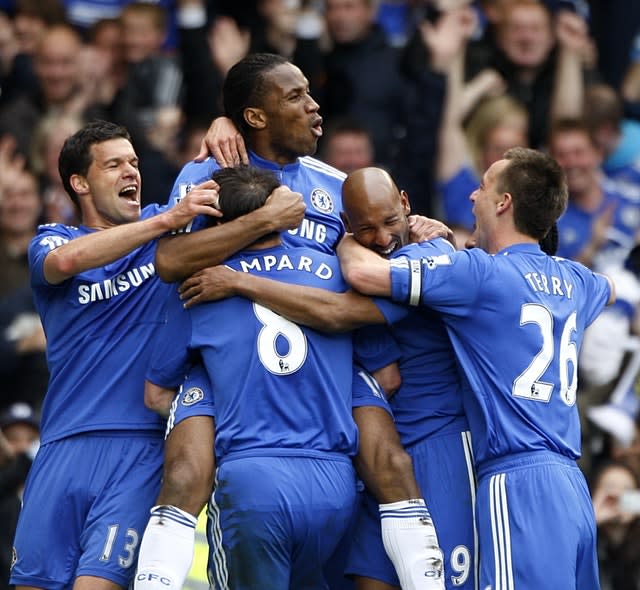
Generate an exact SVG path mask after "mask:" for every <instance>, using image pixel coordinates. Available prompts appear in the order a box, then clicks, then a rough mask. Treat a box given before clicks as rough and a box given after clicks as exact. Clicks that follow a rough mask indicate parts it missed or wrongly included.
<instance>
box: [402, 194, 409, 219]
mask: <svg viewBox="0 0 640 590" xmlns="http://www.w3.org/2000/svg"><path fill="white" fill-rule="evenodd" d="M400 203H402V210H403V211H404V214H405V215H411V203H410V202H409V195H408V194H407V191H400Z"/></svg>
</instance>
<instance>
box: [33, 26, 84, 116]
mask: <svg viewBox="0 0 640 590" xmlns="http://www.w3.org/2000/svg"><path fill="white" fill-rule="evenodd" d="M81 50H82V43H81V41H80V38H79V37H78V36H77V35H76V34H75V33H74V32H73V31H71V30H70V29H67V28H66V27H53V28H52V29H51V30H49V31H48V32H47V33H46V34H45V36H44V37H43V39H42V42H41V43H40V45H39V46H38V52H37V54H36V60H35V69H36V74H37V75H38V79H39V80H40V84H41V86H42V91H43V93H44V96H45V99H46V100H47V102H49V103H52V104H61V103H64V102H66V101H67V100H69V99H70V98H71V97H72V96H73V94H74V92H75V91H76V89H77V87H78V82H79V75H80V54H81Z"/></svg>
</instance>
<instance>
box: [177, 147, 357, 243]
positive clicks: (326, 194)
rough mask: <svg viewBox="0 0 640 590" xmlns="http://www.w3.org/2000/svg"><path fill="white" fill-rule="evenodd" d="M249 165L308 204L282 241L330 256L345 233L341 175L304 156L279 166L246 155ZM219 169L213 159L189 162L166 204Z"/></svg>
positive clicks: (202, 222)
mask: <svg viewBox="0 0 640 590" xmlns="http://www.w3.org/2000/svg"><path fill="white" fill-rule="evenodd" d="M249 163H250V164H251V165H252V166H256V167H257V168H263V169H265V170H270V171H271V172H273V173H274V174H275V175H276V177H277V178H278V180H279V181H280V183H281V184H284V185H286V186H288V187H289V188H290V189H291V190H292V191H296V192H299V193H301V194H302V196H303V198H304V202H305V204H306V205H307V210H306V212H305V216H304V219H303V220H302V223H301V224H300V227H298V228H296V229H293V230H289V231H287V232H284V233H283V234H282V241H283V242H284V243H285V244H288V245H291V246H308V247H310V248H315V249H318V250H321V251H323V252H326V253H328V254H331V253H333V252H334V251H335V248H336V246H337V245H338V242H339V241H340V238H342V236H343V234H344V224H343V223H342V219H341V218H340V211H342V183H343V181H344V179H345V177H346V175H345V174H344V173H343V172H340V171H339V170H337V169H336V168H333V167H331V166H329V165H327V164H324V163H323V162H321V161H320V160H316V159H315V158H311V157H309V156H305V157H302V158H298V159H297V160H296V161H295V162H293V163H292V164H287V165H286V166H280V165H278V164H276V163H274V162H270V161H269V160H265V159H263V158H260V157H259V156H257V155H256V154H254V153H253V152H249ZM219 169H220V166H219V165H218V163H217V162H216V161H215V159H214V158H208V159H207V160H205V161H204V162H190V163H188V164H187V165H186V166H184V168H183V169H182V171H181V172H180V174H179V175H178V178H177V179H176V182H175V183H174V185H173V189H172V190H171V196H170V198H169V205H173V204H175V203H176V201H177V200H179V199H180V198H182V197H184V195H185V194H186V193H187V192H188V191H189V190H191V187H192V186H194V185H196V184H199V183H201V182H204V181H205V180H208V179H210V178H211V175H212V174H213V173H214V172H215V171H216V170H219ZM209 223H210V220H209V219H207V218H206V217H205V216H200V217H198V218H196V219H195V220H194V221H193V222H192V223H191V224H190V225H189V226H188V227H187V228H185V231H194V230H197V229H201V228H202V227H206V226H207V225H208V224H209Z"/></svg>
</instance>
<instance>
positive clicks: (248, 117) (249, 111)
mask: <svg viewBox="0 0 640 590" xmlns="http://www.w3.org/2000/svg"><path fill="white" fill-rule="evenodd" d="M244 120H245V121H246V122H247V125H249V126H250V127H253V128H254V129H264V128H265V127H266V126H267V113H265V112H264V111H263V110H262V109H259V108H255V107H249V108H246V109H245V110H244Z"/></svg>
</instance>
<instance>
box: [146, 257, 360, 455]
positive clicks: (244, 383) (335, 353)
mask: <svg viewBox="0 0 640 590" xmlns="http://www.w3.org/2000/svg"><path fill="white" fill-rule="evenodd" d="M227 265H228V266H230V267H231V268H233V269H235V270H236V271H238V272H250V273H252V274H257V275H260V276H265V277H268V278H273V279H277V280H280V281H284V282H288V283H293V284H302V285H309V286H313V287H322V288H325V289H330V290H333V291H344V290H345V289H346V284H345V283H344V280H343V278H342V275H341V274H340V265H339V262H338V259H337V257H336V256H330V255H327V254H324V253H322V252H318V251H317V250H312V249H310V248H287V247H285V246H278V247H275V248H268V249H265V250H253V251H249V250H245V251H244V252H241V253H239V254H238V255H236V256H235V257H233V258H231V259H230V260H228V261H227ZM173 305H174V308H173V309H172V310H170V311H169V323H168V324H167V329H166V331H159V334H158V336H159V337H158V340H157V347H156V350H155V351H154V354H153V358H152V362H151V366H150V368H149V371H148V373H147V378H148V379H149V381H151V382H153V383H157V384H159V385H163V386H165V387H175V386H177V385H179V384H180V383H181V382H182V380H183V377H184V374H185V371H186V369H187V367H188V363H189V362H190V358H189V357H190V352H197V353H198V354H199V355H200V356H201V358H202V361H203V363H204V366H205V368H206V370H207V373H208V375H209V379H210V382H211V387H212V390H213V398H214V404H215V413H216V455H217V456H218V458H219V459H223V458H224V457H226V456H228V455H229V454H231V453H245V454H258V455H259V454H266V455H274V454H275V455H278V454H280V455H290V454H293V455H301V456H307V455H308V456H313V455H314V454H317V452H322V453H326V452H334V453H340V454H343V455H345V454H346V455H353V454H354V453H355V452H356V449H357V443H358V440H357V430H356V426H355V423H354V421H353V418H352V416H351V401H352V396H351V383H352V366H353V361H352V355H353V349H352V348H353V347H352V342H351V334H326V333H322V332H318V331H316V330H313V329H311V328H307V327H304V326H298V325H297V324H294V323H293V322H290V321H288V320H286V319H284V318H283V317H282V316H280V315H278V314H276V313H274V312H272V311H270V310H268V309H267V308H265V307H263V306H261V305H258V304H256V303H253V302H252V301H250V300H248V299H245V298H242V297H231V298H229V299H225V300H222V301H218V302H209V303H204V304H200V305H197V306H195V307H193V308H192V309H189V310H186V311H185V310H182V308H181V304H180V302H179V301H178V302H176V301H175V299H174V300H173Z"/></svg>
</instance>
